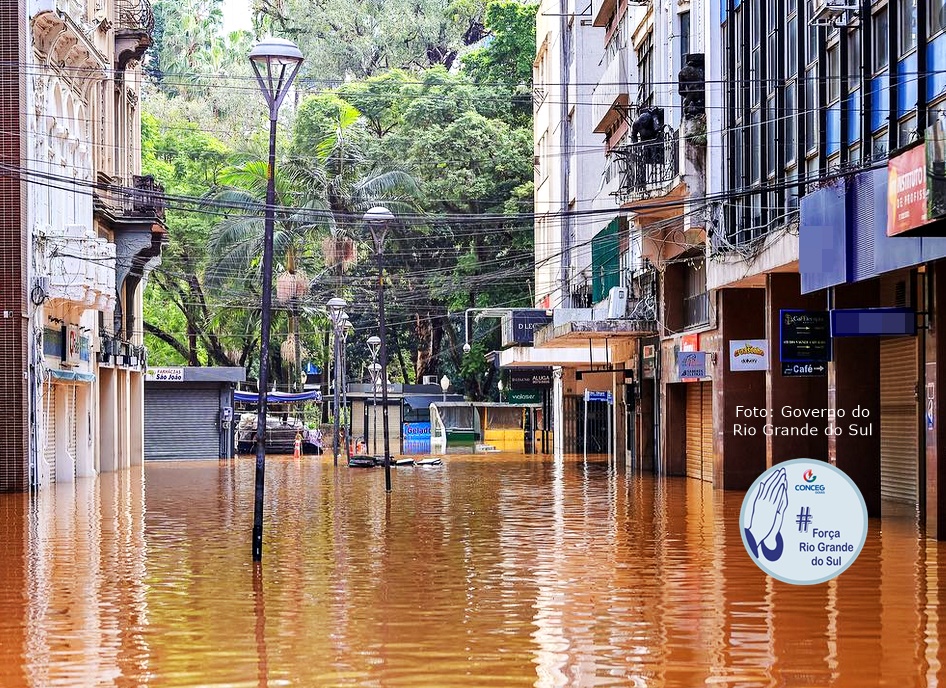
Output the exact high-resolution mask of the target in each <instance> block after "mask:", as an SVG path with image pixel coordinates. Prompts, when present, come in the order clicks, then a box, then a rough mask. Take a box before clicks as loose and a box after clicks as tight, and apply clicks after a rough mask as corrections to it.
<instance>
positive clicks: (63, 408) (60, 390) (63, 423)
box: [54, 385, 76, 483]
mask: <svg viewBox="0 0 946 688" xmlns="http://www.w3.org/2000/svg"><path fill="white" fill-rule="evenodd" d="M73 412H74V409H73V408H72V387H70V386H68V385H59V386H58V387H57V388H56V408H55V411H54V413H55V414H56V482H57V483H71V482H73V481H74V480H75V475H76V459H75V457H74V456H72V454H70V453H69V434H70V424H69V421H70V418H71V414H72V413H73Z"/></svg>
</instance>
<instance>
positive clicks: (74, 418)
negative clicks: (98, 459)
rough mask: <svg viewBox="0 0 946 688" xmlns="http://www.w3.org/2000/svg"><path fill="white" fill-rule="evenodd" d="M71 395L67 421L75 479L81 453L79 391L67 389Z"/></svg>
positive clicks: (74, 387)
mask: <svg viewBox="0 0 946 688" xmlns="http://www.w3.org/2000/svg"><path fill="white" fill-rule="evenodd" d="M66 392H67V394H68V395H69V397H68V399H69V405H68V407H67V408H66V419H67V421H66V422H67V423H69V456H70V457H72V470H73V475H72V477H73V478H75V466H76V459H77V456H76V454H78V453H79V415H78V412H79V405H78V404H77V403H76V401H77V399H78V396H79V389H78V387H76V386H75V385H70V386H69V387H66Z"/></svg>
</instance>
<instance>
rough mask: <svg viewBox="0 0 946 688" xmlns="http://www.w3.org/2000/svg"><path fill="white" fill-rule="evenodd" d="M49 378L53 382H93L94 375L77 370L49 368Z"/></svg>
mask: <svg viewBox="0 0 946 688" xmlns="http://www.w3.org/2000/svg"><path fill="white" fill-rule="evenodd" d="M49 376H50V377H51V378H52V379H54V380H62V381H63V382H95V375H93V374H92V373H83V372H81V371H78V370H63V369H62V368H50V369H49Z"/></svg>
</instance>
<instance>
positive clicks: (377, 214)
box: [365, 206, 394, 492]
mask: <svg viewBox="0 0 946 688" xmlns="http://www.w3.org/2000/svg"><path fill="white" fill-rule="evenodd" d="M393 220H394V213H392V212H391V211H390V210H388V209H387V208H385V207H383V206H375V207H374V208H371V209H369V210H368V212H366V213H365V222H366V223H367V224H368V230H369V231H370V232H371V238H372V240H374V252H375V257H376V258H377V260H378V333H379V334H380V335H381V348H380V353H381V407H382V408H381V418H382V421H381V422H382V427H383V431H384V489H385V491H387V492H390V491H391V443H390V439H389V437H388V346H387V341H386V339H385V337H386V333H385V330H384V237H385V236H386V235H387V233H388V223H390V222H391V221H393Z"/></svg>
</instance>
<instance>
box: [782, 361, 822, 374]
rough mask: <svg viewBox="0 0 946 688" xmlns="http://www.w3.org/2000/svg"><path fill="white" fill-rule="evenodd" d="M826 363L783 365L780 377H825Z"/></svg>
mask: <svg viewBox="0 0 946 688" xmlns="http://www.w3.org/2000/svg"><path fill="white" fill-rule="evenodd" d="M827 374H828V364H827V363H823V362H822V363H783V364H782V377H825V376H827Z"/></svg>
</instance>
